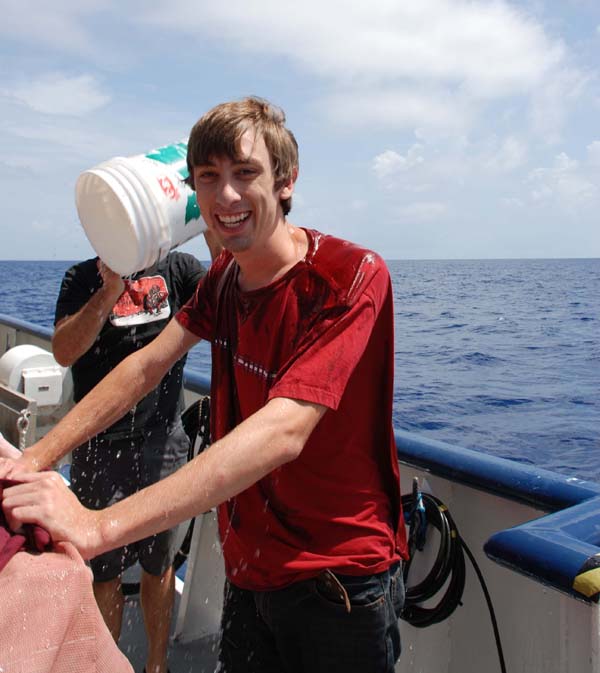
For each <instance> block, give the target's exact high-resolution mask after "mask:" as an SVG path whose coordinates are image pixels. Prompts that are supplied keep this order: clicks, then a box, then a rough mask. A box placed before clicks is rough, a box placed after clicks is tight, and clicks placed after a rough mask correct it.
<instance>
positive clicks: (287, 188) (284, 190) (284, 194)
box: [279, 167, 298, 199]
mask: <svg viewBox="0 0 600 673" xmlns="http://www.w3.org/2000/svg"><path fill="white" fill-rule="evenodd" d="M297 179H298V168H297V167H296V168H294V170H293V171H292V177H291V178H290V179H289V180H287V181H286V182H284V183H283V186H282V187H281V191H280V192H279V198H280V199H289V198H290V196H291V195H292V194H293V193H294V185H295V184H296V180H297Z"/></svg>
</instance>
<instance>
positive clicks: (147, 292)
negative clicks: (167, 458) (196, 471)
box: [54, 252, 206, 437]
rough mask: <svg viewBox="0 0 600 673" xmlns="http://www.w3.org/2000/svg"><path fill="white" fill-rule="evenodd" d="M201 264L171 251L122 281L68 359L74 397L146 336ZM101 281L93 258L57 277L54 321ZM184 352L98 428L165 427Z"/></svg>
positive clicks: (178, 301) (113, 431)
mask: <svg viewBox="0 0 600 673" xmlns="http://www.w3.org/2000/svg"><path fill="white" fill-rule="evenodd" d="M205 273H206V270H205V269H204V267H203V266H202V265H201V264H200V262H198V260H197V259H196V258H195V257H193V256H192V255H189V254H187V253H182V252H171V253H169V255H167V257H166V258H165V259H164V260H162V261H161V262H158V264H155V265H154V266H152V267H150V268H148V269H146V270H145V271H140V272H139V273H137V274H135V275H134V276H132V277H131V279H129V280H127V281H126V289H125V292H124V293H123V294H122V295H121V296H120V297H119V299H118V300H117V303H116V304H115V306H114V308H113V310H112V311H111V314H110V316H109V318H108V320H107V321H106V323H105V324H104V326H103V327H102V330H101V331H100V334H99V335H98V337H97V339H96V341H95V343H94V345H93V346H92V347H91V348H90V349H89V350H88V351H87V352H86V353H84V354H83V355H82V356H81V357H80V358H79V360H77V361H76V362H75V363H73V365H72V367H71V371H72V374H73V389H74V398H75V401H76V402H78V401H79V400H81V398H82V397H84V396H85V395H86V394H87V393H88V392H89V391H90V390H91V389H92V388H93V387H94V386H95V385H96V384H97V383H98V382H99V381H101V380H102V379H103V378H104V377H105V376H106V374H108V372H110V371H111V370H112V369H114V368H115V367H116V366H117V365H118V364H119V362H121V360H123V359H124V358H126V357H127V356H128V355H130V354H131V353H133V352H134V351H136V350H138V349H139V348H142V347H143V346H145V345H146V344H147V343H149V342H150V341H152V339H154V337H156V336H157V335H158V334H159V333H160V332H161V331H162V329H163V328H164V327H165V326H166V325H167V323H168V322H169V320H170V319H171V318H172V317H173V316H174V315H175V313H177V311H178V310H179V309H180V308H181V307H182V306H183V305H184V304H185V303H186V302H187V300H188V299H190V297H192V295H193V293H194V291H195V289H196V285H197V284H198V281H199V280H200V278H202V276H204V274H205ZM101 286H102V279H101V277H100V274H99V272H98V266H97V258H94V259H88V260H86V261H85V262H80V263H79V264H75V265H74V266H72V267H71V268H70V269H69V270H68V271H67V272H66V273H65V276H64V278H63V281H62V284H61V288H60V292H59V296H58V300H57V303H56V312H55V316H54V324H55V325H56V323H58V322H59V321H60V320H62V319H63V318H65V317H66V316H69V315H73V314H75V313H77V311H79V310H80V309H81V308H82V307H83V306H84V305H85V304H86V303H87V302H88V301H89V299H90V297H91V296H92V295H93V294H94V292H96V291H97V290H98V289H99V288H100V287H101ZM184 363H185V357H183V358H182V359H181V360H179V361H178V362H177V363H176V364H175V365H173V367H172V368H171V370H170V371H169V372H168V373H167V374H166V376H165V377H164V378H163V380H162V381H161V383H160V384H159V385H158V386H157V388H156V389H155V390H153V391H152V392H151V393H149V394H148V395H147V396H146V397H144V399H142V400H141V401H140V402H139V403H138V404H137V406H136V407H135V408H134V409H133V410H131V411H130V412H129V413H127V414H126V415H125V416H123V418H121V419H120V420H119V421H117V422H116V423H115V424H114V425H112V426H111V427H110V428H108V430H106V432H105V433H104V434H110V436H111V437H119V436H127V435H130V434H132V433H137V432H140V431H141V430H142V429H143V430H144V431H147V430H148V429H152V428H156V429H159V428H165V429H166V428H167V427H168V426H170V425H171V424H172V423H173V422H175V421H176V420H177V418H178V416H179V414H180V413H181V409H182V401H181V398H182V394H181V391H182V382H183V365H184Z"/></svg>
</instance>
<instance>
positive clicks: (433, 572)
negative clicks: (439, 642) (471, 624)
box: [401, 479, 506, 673]
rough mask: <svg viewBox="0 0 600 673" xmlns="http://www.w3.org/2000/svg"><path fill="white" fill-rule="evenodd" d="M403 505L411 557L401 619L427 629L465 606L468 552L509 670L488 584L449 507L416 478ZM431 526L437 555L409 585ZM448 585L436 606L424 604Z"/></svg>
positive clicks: (503, 666) (503, 668)
mask: <svg viewBox="0 0 600 673" xmlns="http://www.w3.org/2000/svg"><path fill="white" fill-rule="evenodd" d="M402 507H403V509H404V512H405V518H406V520H407V523H408V524H409V535H408V548H409V555H410V559H409V560H408V561H407V562H406V563H405V564H404V582H405V585H406V601H405V605H404V610H403V612H402V615H401V619H403V620H404V621H406V622H408V623H409V624H412V626H415V627H417V628H425V627H426V626H430V625H432V624H437V623H439V622H441V621H443V620H444V619H447V618H448V617H449V616H450V615H451V614H452V613H453V612H454V611H455V610H456V608H457V607H458V606H459V605H462V602H461V601H462V595H463V591H464V588H465V575H466V573H465V556H464V553H463V552H466V554H467V556H468V558H469V561H470V562H471V564H472V566H473V569H474V570H475V574H476V575H477V578H478V580H479V583H480V585H481V589H482V591H483V595H484V597H485V600H486V603H487V607H488V611H489V614H490V620H491V623H492V629H493V631H494V639H495V641H496V649H497V652H498V661H499V664H500V670H501V671H502V673H506V664H505V661H504V653H503V651H502V642H501V640H500V633H499V630H498V622H497V620H496V614H495V611H494V606H493V604H492V600H491V597H490V594H489V591H488V588H487V585H486V583H485V580H484V577H483V574H482V572H481V570H480V568H479V566H478V565H477V562H476V561H475V557H474V556H473V554H472V553H471V550H470V549H469V548H468V547H467V545H466V543H465V541H464V540H463V539H462V538H461V536H460V533H459V532H458V528H457V527H456V524H455V523H454V520H453V519H452V516H451V515H450V512H449V511H448V508H447V507H446V505H444V503H443V502H442V501H441V500H439V499H438V498H436V497H435V496H433V495H431V494H429V493H422V492H420V491H419V489H418V483H417V480H416V479H415V481H414V482H413V492H412V494H407V495H404V496H403V497H402ZM429 525H432V526H434V528H436V529H437V530H438V532H439V534H440V542H439V549H438V553H437V556H436V558H435V561H434V563H433V565H432V567H431V569H430V570H429V572H428V574H427V576H426V577H425V578H424V579H423V580H422V581H421V582H419V583H418V584H416V585H414V586H408V583H407V580H408V574H409V571H410V567H411V564H412V563H413V562H414V561H415V555H416V552H418V551H422V550H423V548H424V546H425V541H426V531H427V527H428V526H429ZM445 584H447V587H446V590H445V592H444V595H443V596H442V598H441V599H440V600H439V601H438V603H437V604H436V605H434V606H433V607H429V608H425V607H423V606H422V605H421V603H423V602H424V601H426V600H428V599H430V598H433V597H434V596H435V595H436V594H438V593H439V592H440V591H441V590H442V588H443V587H444V585H445Z"/></svg>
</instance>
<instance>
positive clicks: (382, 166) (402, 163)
mask: <svg viewBox="0 0 600 673" xmlns="http://www.w3.org/2000/svg"><path fill="white" fill-rule="evenodd" d="M420 151H421V145H418V144H416V145H413V146H412V147H411V148H409V150H408V152H407V153H406V156H402V155H401V154H398V153H397V152H394V150H385V152H382V153H381V154H378V155H377V156H376V157H375V158H374V159H373V161H372V162H371V168H372V170H373V172H374V173H375V175H376V176H377V177H378V178H379V179H382V178H387V177H390V176H394V175H397V174H398V173H402V172H404V171H407V170H409V169H410V168H413V167H415V166H418V165H420V164H422V163H423V161H424V159H423V157H422V156H421V154H420Z"/></svg>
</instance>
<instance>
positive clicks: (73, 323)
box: [52, 261, 125, 367]
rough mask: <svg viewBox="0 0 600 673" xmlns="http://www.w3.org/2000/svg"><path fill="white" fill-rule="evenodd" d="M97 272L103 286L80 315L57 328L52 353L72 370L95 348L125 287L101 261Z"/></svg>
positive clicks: (62, 322)
mask: <svg viewBox="0 0 600 673" xmlns="http://www.w3.org/2000/svg"><path fill="white" fill-rule="evenodd" d="M98 271H99V273H100V275H101V276H102V286H101V287H100V288H98V290H97V291H96V292H94V294H93V295H92V296H91V297H90V300H89V301H88V302H87V303H86V304H85V305H84V306H82V307H81V308H80V309H79V311H77V313H74V314H73V315H69V316H67V317H66V318H63V319H62V320H61V321H60V322H59V323H58V324H57V325H56V327H55V329H54V335H53V336H52V353H53V354H54V358H55V359H56V361H57V362H58V364H60V365H62V366H63V367H70V366H71V365H72V364H73V363H74V362H76V361H77V360H79V358H80V357H81V356H82V355H83V354H84V353H87V352H88V351H89V349H90V348H91V347H92V346H93V345H94V342H95V340H96V337H97V336H98V334H100V330H101V329H102V326H103V325H104V323H105V322H106V320H107V318H108V316H109V315H110V312H111V310H112V308H113V306H114V305H115V302H116V301H117V299H118V298H119V297H120V296H121V294H122V292H123V289H124V288H125V284H124V281H123V279H122V278H121V277H120V276H119V275H118V274H116V273H115V272H114V271H111V270H110V269H109V268H108V267H107V266H106V265H105V264H104V263H103V262H101V261H98Z"/></svg>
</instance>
